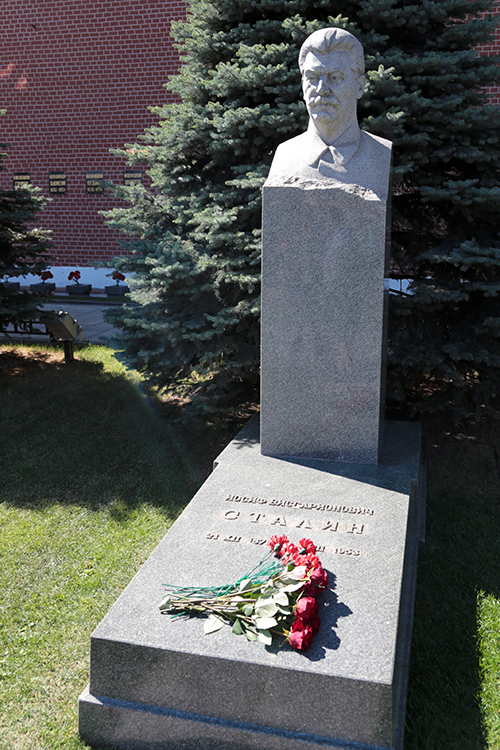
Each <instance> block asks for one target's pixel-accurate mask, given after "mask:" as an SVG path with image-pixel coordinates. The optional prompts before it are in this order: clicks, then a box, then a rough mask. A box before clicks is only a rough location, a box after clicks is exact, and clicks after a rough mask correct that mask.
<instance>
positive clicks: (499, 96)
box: [477, 0, 500, 105]
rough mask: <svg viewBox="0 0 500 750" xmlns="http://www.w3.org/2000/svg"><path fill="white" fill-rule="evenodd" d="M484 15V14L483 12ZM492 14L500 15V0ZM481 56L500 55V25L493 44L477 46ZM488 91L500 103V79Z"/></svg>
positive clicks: (492, 99)
mask: <svg viewBox="0 0 500 750" xmlns="http://www.w3.org/2000/svg"><path fill="white" fill-rule="evenodd" d="M482 15H484V14H482ZM490 15H494V16H498V15H500V0H499V2H495V3H494V5H493V9H492V11H491V13H490ZM477 53H478V55H479V56H480V57H490V56H491V55H500V25H499V26H497V28H496V31H495V37H494V40H493V43H492V44H482V45H480V46H479V47H478V48H477ZM487 90H488V93H489V95H490V100H491V103H492V104H497V105H499V104H500V80H499V84H498V86H489V87H488V89H487Z"/></svg>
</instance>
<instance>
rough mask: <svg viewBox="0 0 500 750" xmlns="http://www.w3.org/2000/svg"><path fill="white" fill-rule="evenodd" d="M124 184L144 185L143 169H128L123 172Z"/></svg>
mask: <svg viewBox="0 0 500 750" xmlns="http://www.w3.org/2000/svg"><path fill="white" fill-rule="evenodd" d="M123 184H124V185H126V186H127V187H128V186H129V185H142V171H141V170H140V169H127V170H126V171H125V172H124V173H123Z"/></svg>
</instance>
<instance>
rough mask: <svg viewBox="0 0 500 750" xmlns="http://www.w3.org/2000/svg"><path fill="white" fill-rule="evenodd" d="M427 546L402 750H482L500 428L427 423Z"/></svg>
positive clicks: (497, 555)
mask: <svg viewBox="0 0 500 750" xmlns="http://www.w3.org/2000/svg"><path fill="white" fill-rule="evenodd" d="M424 427H425V434H426V439H427V466H428V491H427V542H426V547H425V549H424V550H423V552H422V553H421V556H420V560H419V568H418V583H417V601H416V612H415V625H414V634H413V644H412V656H411V669H410V687H409V696H408V712H407V733H406V739H405V750H423V749H424V748H425V750H484V748H486V747H490V748H491V750H493V749H492V746H491V745H488V744H487V738H486V737H485V732H484V727H483V721H482V715H481V706H480V692H481V674H480V669H479V652H478V635H477V633H478V620H477V602H478V595H479V592H480V591H485V592H486V593H489V594H493V595H494V596H496V597H499V596H500V578H499V575H498V570H499V560H500V535H499V534H498V529H499V528H500V526H499V522H500V505H499V502H498V500H499V497H500V477H499V471H498V468H499V467H498V451H499V448H500V445H499V436H498V423H494V422H493V423H488V422H484V423H482V424H480V425H477V426H475V427H472V428H469V429H468V430H467V433H466V432H460V431H459V430H457V429H456V428H453V427H451V426H450V425H448V424H447V422H446V420H444V419H443V418H442V417H439V418H438V417H433V418H430V419H428V420H427V421H426V424H425V426H424Z"/></svg>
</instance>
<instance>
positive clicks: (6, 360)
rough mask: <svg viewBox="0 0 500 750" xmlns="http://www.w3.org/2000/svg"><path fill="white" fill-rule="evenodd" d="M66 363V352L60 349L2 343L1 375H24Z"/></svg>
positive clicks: (0, 355)
mask: <svg viewBox="0 0 500 750" xmlns="http://www.w3.org/2000/svg"><path fill="white" fill-rule="evenodd" d="M63 363H64V352H62V351H61V350H59V349H41V348H40V349H39V348H36V349H35V348H33V347H30V346H16V347H10V346H2V345H1V344H0V377H2V376H5V375H8V376H9V377H23V376H24V375H29V374H30V373H33V372H35V371H40V370H45V369H47V368H48V367H51V366H54V365H60V364H63Z"/></svg>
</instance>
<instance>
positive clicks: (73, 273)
mask: <svg viewBox="0 0 500 750" xmlns="http://www.w3.org/2000/svg"><path fill="white" fill-rule="evenodd" d="M81 278H82V274H81V273H80V271H71V273H70V274H69V276H68V281H76V283H77V284H78V283H79V280H80V279H81Z"/></svg>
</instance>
